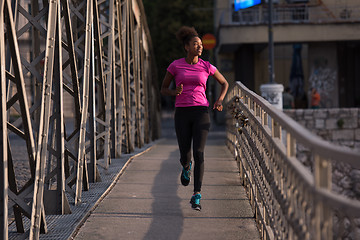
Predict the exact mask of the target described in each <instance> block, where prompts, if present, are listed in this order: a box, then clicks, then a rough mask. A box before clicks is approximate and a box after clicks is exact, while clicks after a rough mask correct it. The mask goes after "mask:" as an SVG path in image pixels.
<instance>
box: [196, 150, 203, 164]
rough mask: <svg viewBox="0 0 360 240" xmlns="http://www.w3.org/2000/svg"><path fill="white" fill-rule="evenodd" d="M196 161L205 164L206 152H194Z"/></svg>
mask: <svg viewBox="0 0 360 240" xmlns="http://www.w3.org/2000/svg"><path fill="white" fill-rule="evenodd" d="M194 161H195V162H197V163H203V162H204V152H202V151H194Z"/></svg>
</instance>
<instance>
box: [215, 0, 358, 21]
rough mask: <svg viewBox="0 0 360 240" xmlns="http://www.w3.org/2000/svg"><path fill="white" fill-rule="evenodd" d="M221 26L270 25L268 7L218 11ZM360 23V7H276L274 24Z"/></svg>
mask: <svg viewBox="0 0 360 240" xmlns="http://www.w3.org/2000/svg"><path fill="white" fill-rule="evenodd" d="M217 11H218V14H219V15H220V23H219V24H220V25H221V26H227V25H260V24H267V23H268V16H269V14H268V8H267V5H263V6H260V7H253V8H248V9H242V10H239V11H233V10H231V9H218V10H217ZM341 22H343V23H346V22H360V5H355V6H349V5H324V4H322V5H320V4H319V5H315V6H314V5H306V4H304V5H294V6H289V5H274V12H273V23H274V24H299V23H317V24H319V23H341Z"/></svg>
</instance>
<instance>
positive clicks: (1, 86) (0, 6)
mask: <svg viewBox="0 0 360 240" xmlns="http://www.w3.org/2000/svg"><path fill="white" fill-rule="evenodd" d="M4 6H5V1H4V0H1V1H0V98H1V99H0V102H1V103H0V147H1V153H0V154H1V155H0V169H1V170H0V171H1V174H0V188H1V189H0V193H1V196H0V203H1V209H0V217H1V219H0V225H1V230H0V237H1V239H7V238H8V230H7V226H8V179H7V178H8V176H7V175H8V174H7V171H8V159H7V121H6V84H5V83H6V72H5V66H6V63H5V36H4V32H5V28H4Z"/></svg>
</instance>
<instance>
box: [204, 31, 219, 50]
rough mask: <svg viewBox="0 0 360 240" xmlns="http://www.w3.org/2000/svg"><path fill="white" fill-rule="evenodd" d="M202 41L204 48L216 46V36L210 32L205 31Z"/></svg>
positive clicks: (208, 48)
mask: <svg viewBox="0 0 360 240" xmlns="http://www.w3.org/2000/svg"><path fill="white" fill-rule="evenodd" d="M202 43H203V47H204V49H207V50H210V49H213V48H214V47H215V46H216V37H215V36H214V35H213V34H211V33H207V34H205V35H204V36H203V38H202Z"/></svg>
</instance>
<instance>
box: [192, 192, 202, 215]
mask: <svg viewBox="0 0 360 240" xmlns="http://www.w3.org/2000/svg"><path fill="white" fill-rule="evenodd" d="M200 199H201V194H200V193H197V194H194V195H192V197H191V199H190V203H191V207H192V208H193V209H194V210H197V211H201V205H200Z"/></svg>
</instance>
